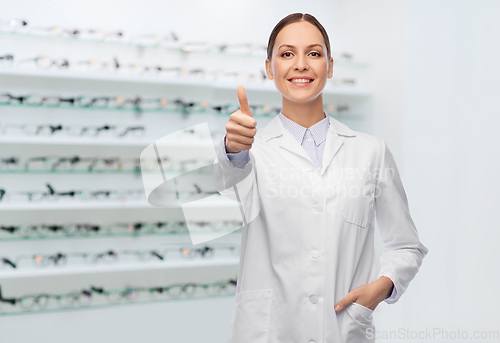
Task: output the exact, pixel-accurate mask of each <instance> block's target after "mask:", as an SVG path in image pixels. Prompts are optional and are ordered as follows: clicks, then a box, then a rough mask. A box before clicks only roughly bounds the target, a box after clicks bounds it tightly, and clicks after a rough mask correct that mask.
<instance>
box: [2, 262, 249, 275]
mask: <svg viewBox="0 0 500 343" xmlns="http://www.w3.org/2000/svg"><path fill="white" fill-rule="evenodd" d="M238 263H239V257H224V258H221V257H218V258H215V257H210V258H195V259H193V260H187V259H186V260H173V261H162V262H144V263H140V262H136V263H120V262H114V263H110V264H106V263H100V264H99V263H97V264H95V265H90V264H86V265H83V264H81V265H77V266H57V267H47V268H34V267H32V268H26V269H21V268H19V269H15V270H5V268H4V270H2V271H0V280H6V279H14V278H30V277H39V276H56V275H66V276H68V275H77V274H96V273H112V272H134V271H139V270H140V271H145V270H151V271H154V270H160V269H161V270H165V269H174V268H194V267H211V266H213V267H216V266H235V265H238Z"/></svg>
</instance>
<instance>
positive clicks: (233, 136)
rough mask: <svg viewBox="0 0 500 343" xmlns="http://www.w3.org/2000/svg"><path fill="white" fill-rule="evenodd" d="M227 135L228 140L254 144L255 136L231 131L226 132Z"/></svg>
mask: <svg viewBox="0 0 500 343" xmlns="http://www.w3.org/2000/svg"><path fill="white" fill-rule="evenodd" d="M226 137H227V139H228V140H230V141H231V143H232V142H236V143H241V144H250V145H251V144H252V143H253V142H254V138H253V137H246V136H242V135H238V134H234V133H231V132H228V133H227V134H226Z"/></svg>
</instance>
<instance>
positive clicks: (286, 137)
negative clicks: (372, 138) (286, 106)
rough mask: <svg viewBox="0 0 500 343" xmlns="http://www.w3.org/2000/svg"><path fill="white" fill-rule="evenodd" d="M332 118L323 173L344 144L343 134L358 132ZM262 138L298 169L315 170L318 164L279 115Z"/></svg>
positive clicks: (325, 149) (351, 135)
mask: <svg viewBox="0 0 500 343" xmlns="http://www.w3.org/2000/svg"><path fill="white" fill-rule="evenodd" d="M329 118H330V126H329V127H328V133H327V135H326V141H325V148H324V150H323V161H322V167H321V175H323V174H324V173H325V171H326V168H327V167H328V166H329V165H330V163H331V161H332V159H333V157H334V156H335V155H336V154H337V152H338V151H339V149H340V148H341V147H342V145H343V144H344V140H343V138H342V137H341V136H346V137H354V136H355V135H356V134H355V132H354V131H353V130H351V129H349V127H347V126H346V125H345V124H343V123H341V122H339V121H338V120H336V119H333V118H332V117H331V116H329ZM262 130H263V132H262V138H263V139H264V140H265V141H267V142H268V143H269V144H270V145H271V146H273V147H274V148H275V149H276V150H277V151H278V152H279V153H280V154H281V156H283V158H285V159H286V160H287V161H288V162H290V163H291V164H292V165H293V166H294V167H295V168H296V169H297V170H314V169H315V168H316V166H315V165H314V162H313V161H312V160H311V158H310V157H309V155H308V154H307V152H306V151H305V150H304V148H303V147H302V146H301V145H300V144H299V142H297V140H296V139H295V138H294V137H293V135H292V134H291V133H290V132H288V130H286V129H285V128H284V127H283V123H282V122H281V119H280V118H279V115H277V116H275V117H274V118H273V119H272V120H271V121H270V122H269V124H268V125H267V126H266V127H264V128H263V129H262Z"/></svg>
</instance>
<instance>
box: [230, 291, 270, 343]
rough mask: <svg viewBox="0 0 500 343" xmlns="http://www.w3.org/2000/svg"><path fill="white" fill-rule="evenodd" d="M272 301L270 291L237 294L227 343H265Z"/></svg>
mask: <svg viewBox="0 0 500 343" xmlns="http://www.w3.org/2000/svg"><path fill="white" fill-rule="evenodd" d="M272 300H273V290H272V289H262V290H256V291H248V292H241V293H237V294H236V296H235V298H234V310H233V318H232V320H231V328H230V332H229V343H266V342H267V333H268V330H269V320H270V315H271V304H272Z"/></svg>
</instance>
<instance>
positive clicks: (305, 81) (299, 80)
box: [292, 79, 312, 83]
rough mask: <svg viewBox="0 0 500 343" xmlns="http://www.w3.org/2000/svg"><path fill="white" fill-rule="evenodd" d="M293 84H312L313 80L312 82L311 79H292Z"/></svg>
mask: <svg viewBox="0 0 500 343" xmlns="http://www.w3.org/2000/svg"><path fill="white" fill-rule="evenodd" d="M292 82H296V83H309V82H312V80H310V79H292Z"/></svg>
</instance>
